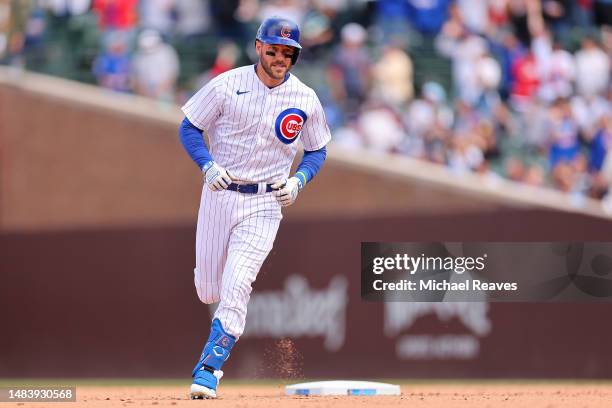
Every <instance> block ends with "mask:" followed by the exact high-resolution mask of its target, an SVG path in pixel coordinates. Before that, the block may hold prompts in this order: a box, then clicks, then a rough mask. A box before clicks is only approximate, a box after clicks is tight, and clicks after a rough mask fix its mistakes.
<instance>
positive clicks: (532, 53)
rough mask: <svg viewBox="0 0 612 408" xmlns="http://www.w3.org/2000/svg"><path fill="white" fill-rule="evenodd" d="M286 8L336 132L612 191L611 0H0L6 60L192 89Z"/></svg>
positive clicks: (147, 88)
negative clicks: (297, 26)
mask: <svg viewBox="0 0 612 408" xmlns="http://www.w3.org/2000/svg"><path fill="white" fill-rule="evenodd" d="M272 15H279V16H284V17H288V18H291V19H293V20H294V21H297V22H298V23H299V24H300V26H301V40H300V42H301V44H302V45H303V47H304V49H303V52H302V54H301V56H300V60H299V62H298V64H297V66H296V67H295V68H294V70H295V73H296V74H297V75H298V76H299V77H300V78H301V79H302V80H303V81H304V82H306V83H307V84H308V85H310V86H312V87H313V88H314V89H315V90H316V91H317V93H318V95H319V97H320V99H321V101H322V102H323V105H324V107H325V110H326V115H327V119H328V121H329V123H330V126H331V127H332V129H333V134H334V140H335V141H336V142H337V143H339V144H342V145H344V146H347V147H352V148H355V149H364V148H365V149H369V150H371V151H375V152H391V153H396V154H402V155H407V156H411V157H415V158H418V159H421V160H426V161H429V162H434V163H439V164H441V165H446V166H448V167H449V168H450V169H451V170H452V171H454V172H456V173H465V172H475V173H480V174H484V175H486V176H487V177H490V178H491V179H492V180H495V179H499V178H502V177H504V178H509V179H512V180H514V181H518V182H522V183H526V184H529V185H538V186H539V185H546V186H552V187H554V188H557V189H559V190H562V191H565V192H567V193H569V194H571V195H572V198H573V199H575V203H576V204H577V205H580V202H581V200H583V199H584V198H586V197H593V198H597V199H603V198H606V197H610V196H612V194H611V195H608V191H609V190H610V188H609V186H610V185H611V184H612V154H611V155H608V151H609V150H611V149H612V87H611V82H610V68H611V58H612V0H575V1H573V0H378V1H367V0H268V1H265V0H219V1H217V0H142V1H138V0H0V61H1V62H2V63H4V64H9V65H15V66H21V67H25V68H26V69H29V70H33V71H38V72H45V73H49V74H53V75H59V76H63V77H67V78H72V79H76V80H80V81H84V82H92V83H94V82H95V83H98V84H99V85H100V86H103V87H105V88H108V89H112V90H114V91H118V92H129V93H135V94H139V95H144V96H147V97H151V98H155V99H158V100H160V101H165V102H168V103H178V104H181V103H182V102H184V101H185V100H186V99H187V98H189V96H190V95H192V94H193V93H194V92H195V91H197V89H199V87H201V86H202V85H203V84H204V83H206V82H207V81H208V80H209V79H210V78H212V77H214V76H215V75H218V74H220V73H222V72H224V71H227V70H229V69H232V68H234V67H236V66H240V65H243V64H248V63H252V62H253V61H255V58H256V56H255V55H254V50H253V41H254V37H255V32H256V29H257V27H258V25H259V23H260V21H262V20H263V19H264V18H266V17H269V16H272Z"/></svg>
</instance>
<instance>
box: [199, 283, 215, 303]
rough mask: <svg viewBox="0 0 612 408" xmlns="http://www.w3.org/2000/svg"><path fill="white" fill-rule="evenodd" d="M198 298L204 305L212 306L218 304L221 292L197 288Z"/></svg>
mask: <svg viewBox="0 0 612 408" xmlns="http://www.w3.org/2000/svg"><path fill="white" fill-rule="evenodd" d="M197 291H198V297H199V298H200V301H201V302H202V303H206V304H207V305H210V304H211V303H216V302H218V301H219V298H220V297H219V292H218V291H217V290H214V289H212V288H210V287H203V288H200V287H198V288H197Z"/></svg>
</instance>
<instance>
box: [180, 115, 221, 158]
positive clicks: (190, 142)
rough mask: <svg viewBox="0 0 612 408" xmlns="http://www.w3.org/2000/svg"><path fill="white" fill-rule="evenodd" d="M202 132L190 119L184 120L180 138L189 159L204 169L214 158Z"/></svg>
mask: <svg viewBox="0 0 612 408" xmlns="http://www.w3.org/2000/svg"><path fill="white" fill-rule="evenodd" d="M202 132H203V131H202V130H201V129H198V128H197V127H196V126H195V125H194V124H193V123H191V122H190V121H189V119H187V118H185V119H183V122H182V123H181V126H180V127H179V136H180V139H181V143H182V144H183V147H184V148H185V151H186V152H187V153H188V154H189V157H191V159H192V160H193V161H194V162H195V163H196V164H197V165H198V166H199V167H200V169H202V167H204V165H205V164H206V163H208V162H210V161H212V159H213V158H212V156H211V155H210V152H209V151H208V148H207V147H206V143H205V142H204V136H203V135H202Z"/></svg>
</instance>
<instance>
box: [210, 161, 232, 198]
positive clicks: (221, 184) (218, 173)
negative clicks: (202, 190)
mask: <svg viewBox="0 0 612 408" xmlns="http://www.w3.org/2000/svg"><path fill="white" fill-rule="evenodd" d="M211 163H212V164H210V165H208V166H204V168H203V169H202V171H203V172H204V180H206V184H208V188H210V189H211V190H212V191H220V190H225V189H227V188H228V187H229V185H230V184H231V183H232V182H233V181H234V179H235V177H234V176H233V175H232V174H231V173H230V172H229V171H228V170H225V169H224V168H223V167H221V166H219V165H218V164H217V163H215V162H211Z"/></svg>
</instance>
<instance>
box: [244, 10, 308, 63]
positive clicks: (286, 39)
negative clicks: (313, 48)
mask: <svg viewBox="0 0 612 408" xmlns="http://www.w3.org/2000/svg"><path fill="white" fill-rule="evenodd" d="M255 39H257V40H259V41H261V42H263V43H266V44H276V45H287V46H289V47H293V48H294V50H295V51H294V53H293V58H291V63H292V64H293V65H295V63H296V62H297V59H298V56H299V55H300V50H301V49H302V46H301V45H300V43H299V41H300V28H299V27H298V25H297V24H296V23H294V22H293V21H291V20H288V19H286V18H282V17H270V18H267V19H265V20H264V21H263V22H262V23H261V25H260V26H259V29H258V30H257V37H255Z"/></svg>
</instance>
